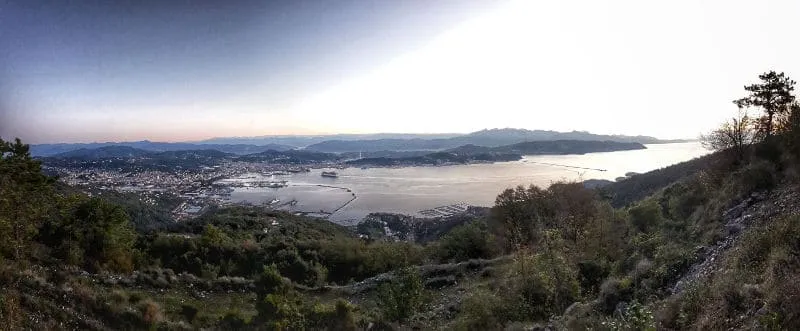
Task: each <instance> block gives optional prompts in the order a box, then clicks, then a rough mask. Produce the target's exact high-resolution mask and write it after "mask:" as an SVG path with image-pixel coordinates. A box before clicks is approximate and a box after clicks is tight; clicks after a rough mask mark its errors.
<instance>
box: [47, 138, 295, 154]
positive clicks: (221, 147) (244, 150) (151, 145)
mask: <svg viewBox="0 0 800 331" xmlns="http://www.w3.org/2000/svg"><path fill="white" fill-rule="evenodd" d="M120 146H124V147H130V148H134V149H140V150H144V151H151V152H167V151H189V150H217V151H220V152H225V153H232V154H240V155H243V154H252V153H258V152H263V151H268V150H276V151H285V150H289V149H293V148H294V147H293V146H287V145H279V144H264V145H247V144H201V143H165V142H152V141H147V140H144V141H133V142H105V143H87V144H81V143H78V144H39V145H31V155H33V156H53V155H57V154H61V153H67V152H70V151H76V150H81V149H84V150H90V149H98V148H102V147H120ZM118 151H121V150H118Z"/></svg>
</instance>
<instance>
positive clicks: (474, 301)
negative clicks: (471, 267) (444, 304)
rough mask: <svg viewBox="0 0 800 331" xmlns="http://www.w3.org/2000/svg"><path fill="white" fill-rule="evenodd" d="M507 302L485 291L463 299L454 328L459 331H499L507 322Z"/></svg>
mask: <svg viewBox="0 0 800 331" xmlns="http://www.w3.org/2000/svg"><path fill="white" fill-rule="evenodd" d="M506 305H507V302H506V301H505V300H503V299H502V298H500V297H499V296H497V295H495V294H493V293H491V292H488V291H486V290H479V291H477V292H475V293H473V294H472V295H470V296H468V297H467V298H465V299H464V302H463V303H462V304H461V309H460V310H461V312H460V314H459V315H458V318H457V321H456V325H455V328H456V329H460V330H499V329H502V327H503V325H504V324H505V323H506V322H507V321H508V311H507V309H506Z"/></svg>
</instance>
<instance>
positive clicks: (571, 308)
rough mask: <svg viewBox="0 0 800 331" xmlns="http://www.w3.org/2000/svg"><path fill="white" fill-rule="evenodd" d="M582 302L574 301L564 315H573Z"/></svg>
mask: <svg viewBox="0 0 800 331" xmlns="http://www.w3.org/2000/svg"><path fill="white" fill-rule="evenodd" d="M580 305H581V303H580V302H573V303H572V304H571V305H569V307H567V309H565V310H564V315H572V314H573V313H574V312H575V310H576V309H578V307H580Z"/></svg>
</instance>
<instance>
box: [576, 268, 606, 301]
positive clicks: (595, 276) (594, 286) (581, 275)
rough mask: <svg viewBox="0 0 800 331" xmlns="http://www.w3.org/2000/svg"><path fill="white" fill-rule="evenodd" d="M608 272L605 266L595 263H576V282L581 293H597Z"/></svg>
mask: <svg viewBox="0 0 800 331" xmlns="http://www.w3.org/2000/svg"><path fill="white" fill-rule="evenodd" d="M608 273H609V270H608V268H607V267H606V266H604V265H601V264H599V263H597V262H595V261H581V262H579V263H578V280H579V281H580V284H581V290H582V291H583V293H597V291H598V290H599V289H600V284H601V283H602V282H603V279H605V278H606V277H608Z"/></svg>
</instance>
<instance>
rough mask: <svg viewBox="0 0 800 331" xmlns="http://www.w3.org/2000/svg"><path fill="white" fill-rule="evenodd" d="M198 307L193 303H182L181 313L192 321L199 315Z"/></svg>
mask: <svg viewBox="0 0 800 331" xmlns="http://www.w3.org/2000/svg"><path fill="white" fill-rule="evenodd" d="M197 313H198V309H197V307H195V306H193V305H191V304H184V305H181V315H182V316H183V317H184V318H185V319H186V320H187V321H189V322H190V323H191V322H192V321H194V318H195V317H197Z"/></svg>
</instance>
